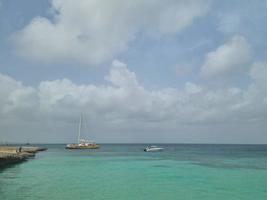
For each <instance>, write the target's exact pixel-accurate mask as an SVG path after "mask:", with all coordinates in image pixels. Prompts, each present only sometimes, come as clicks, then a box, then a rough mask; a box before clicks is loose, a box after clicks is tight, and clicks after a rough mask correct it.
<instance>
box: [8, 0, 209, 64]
mask: <svg viewBox="0 0 267 200" xmlns="http://www.w3.org/2000/svg"><path fill="white" fill-rule="evenodd" d="M209 4H210V3H209V1H208V0H197V1H193V0H178V1H177V0H167V1H164V2H163V1H160V0H153V1H143V0H130V1H124V0H115V1H108V2H101V1H97V0H90V1H88V0H76V1H73V0H52V1H51V10H52V11H53V14H52V19H48V18H44V17H36V18H34V19H33V20H32V21H31V22H30V23H29V24H28V25H27V26H26V27H24V28H23V29H22V30H21V31H19V32H17V33H16V34H15V35H14V36H13V42H14V44H15V47H16V49H17V52H18V53H19V54H20V55H22V56H23V57H25V58H28V59H29V60H35V61H42V62H52V63H54V62H69V61H72V62H79V63H83V64H100V63H103V62H105V61H108V60H111V59H112V58H113V57H114V55H118V54H119V53H121V52H123V51H125V50H126V49H127V48H128V45H129V42H131V41H133V40H134V39H135V37H136V35H137V34H147V33H152V32H156V33H157V34H159V35H166V34H176V33H178V32H180V31H181V30H183V29H184V28H185V27H187V26H190V25H191V24H192V23H193V20H194V19H196V18H198V17H201V16H203V15H205V14H206V12H207V10H208V8H209Z"/></svg>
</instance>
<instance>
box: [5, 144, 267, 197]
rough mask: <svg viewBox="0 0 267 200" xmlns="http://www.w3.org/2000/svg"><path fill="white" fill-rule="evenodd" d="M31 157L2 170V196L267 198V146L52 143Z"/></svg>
mask: <svg viewBox="0 0 267 200" xmlns="http://www.w3.org/2000/svg"><path fill="white" fill-rule="evenodd" d="M47 146H48V148H49V150H48V151H46V152H41V153H39V154H37V155H36V157H35V158H34V159H32V160H29V161H27V162H24V163H22V164H18V165H15V166H13V167H10V168H6V169H3V170H0V199H1V200H6V199H7V200H12V199H27V200H33V199H38V200H39V199H40V200H42V199H49V200H51V199H57V200H58V199H72V200H73V199H79V200H82V199H90V200H101V199H105V200H106V199H114V200H139V199H145V200H152V199H153V200H158V199H162V200H166V199H172V200H173V199H181V200H187V199H195V200H201V199H205V200H209V199H216V200H220V199H224V200H225V199H227V200H232V199H235V200H239V199H242V200H246V199H249V200H251V199H256V200H263V199H267V146H263V145H255V146H254V145H181V144H180V145H159V146H162V147H164V148H165V150H164V151H163V152H157V153H152V152H144V151H143V148H144V147H145V145H107V144H106V145H102V146H101V148H100V149H99V150H65V149H64V146H63V145H47Z"/></svg>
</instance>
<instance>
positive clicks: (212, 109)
mask: <svg viewBox="0 0 267 200" xmlns="http://www.w3.org/2000/svg"><path fill="white" fill-rule="evenodd" d="M266 24H267V1H266V0H253V1H251V0H225V1H219V0H165V1H161V0H148V1H144V0H110V1H105V2H103V1H98V0H38V1H36V0H24V1H21V0H0V143H6V142H12V143H16V142H22V143H23V142H31V143H69V142H75V141H76V137H77V130H78V123H79V116H80V114H81V113H82V114H83V116H84V120H83V128H82V133H81V134H82V137H85V138H88V139H93V140H95V141H96V142H98V143H227V144H228V143H229V144H267V131H266V130H267V78H266V77H267V42H266V41H267V26H266Z"/></svg>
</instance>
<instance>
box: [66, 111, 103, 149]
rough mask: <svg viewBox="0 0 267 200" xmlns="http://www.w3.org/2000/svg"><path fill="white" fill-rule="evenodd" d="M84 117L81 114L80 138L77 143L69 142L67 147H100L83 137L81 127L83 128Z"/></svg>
mask: <svg viewBox="0 0 267 200" xmlns="http://www.w3.org/2000/svg"><path fill="white" fill-rule="evenodd" d="M82 121H83V117H82V114H81V115H80V122H79V128H78V139H77V143H74V144H67V145H66V149H98V148H99V145H98V144H96V143H95V142H94V141H92V140H85V139H81V128H82Z"/></svg>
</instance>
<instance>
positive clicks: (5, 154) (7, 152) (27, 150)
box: [0, 146, 46, 167]
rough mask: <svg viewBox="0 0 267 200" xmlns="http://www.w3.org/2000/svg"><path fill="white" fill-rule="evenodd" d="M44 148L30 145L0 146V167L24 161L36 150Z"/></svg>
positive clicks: (32, 155)
mask: <svg viewBox="0 0 267 200" xmlns="http://www.w3.org/2000/svg"><path fill="white" fill-rule="evenodd" d="M45 150H46V148H41V147H32V146H0V167H6V166H8V165H11V164H16V163H20V162H23V161H26V160H28V159H29V158H33V157H34V156H35V154H36V153H37V152H39V151H45Z"/></svg>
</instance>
